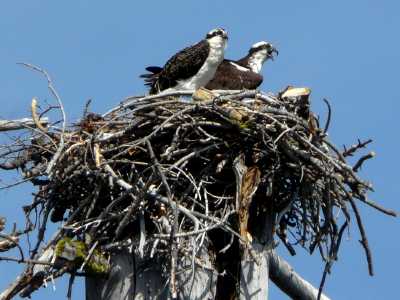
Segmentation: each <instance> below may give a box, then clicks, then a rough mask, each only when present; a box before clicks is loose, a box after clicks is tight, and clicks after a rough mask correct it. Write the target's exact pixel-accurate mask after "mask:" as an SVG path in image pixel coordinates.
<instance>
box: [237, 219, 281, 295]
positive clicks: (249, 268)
mask: <svg viewBox="0 0 400 300" xmlns="http://www.w3.org/2000/svg"><path fill="white" fill-rule="evenodd" d="M273 220H274V218H273V216H272V215H270V214H267V215H266V217H265V218H263V219H262V220H259V222H260V223H259V226H258V232H257V233H256V235H257V236H258V237H259V238H258V239H255V238H254V239H253V241H252V253H251V255H250V253H249V252H248V251H245V254H244V255H243V257H242V261H241V273H240V295H239V299H243V300H244V299H246V300H247V299H252V300H266V299H268V278H269V261H268V253H269V252H270V251H271V249H272V242H273V238H272V231H273V222H274V221H273ZM262 222H264V224H262ZM255 259H256V260H255Z"/></svg>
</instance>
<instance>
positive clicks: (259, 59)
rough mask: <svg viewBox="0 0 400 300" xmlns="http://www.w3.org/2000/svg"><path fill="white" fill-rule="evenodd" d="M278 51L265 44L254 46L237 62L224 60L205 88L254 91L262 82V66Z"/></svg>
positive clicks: (260, 43) (259, 43)
mask: <svg viewBox="0 0 400 300" xmlns="http://www.w3.org/2000/svg"><path fill="white" fill-rule="evenodd" d="M274 53H275V54H277V55H278V51H277V50H276V49H275V48H274V47H273V46H272V45H271V44H270V43H267V42H264V41H262V42H258V43H256V44H254V45H253V46H252V47H251V48H250V50H249V53H248V54H247V55H246V56H245V57H243V58H241V59H239V60H237V61H233V60H229V59H224V60H223V62H222V63H221V64H220V65H219V67H218V69H217V72H216V73H215V76H214V78H213V80H211V81H210V82H209V83H208V84H207V85H206V88H207V89H210V90H242V89H248V90H253V89H256V88H257V87H258V86H259V85H260V84H261V83H262V81H263V76H262V75H261V74H260V72H261V68H262V65H263V64H264V62H265V61H266V60H268V59H273V58H274Z"/></svg>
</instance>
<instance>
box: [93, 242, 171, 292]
mask: <svg viewBox="0 0 400 300" xmlns="http://www.w3.org/2000/svg"><path fill="white" fill-rule="evenodd" d="M165 287H166V283H165V279H163V278H162V277H161V266H160V264H159V263H157V261H156V260H154V261H149V260H144V259H141V258H140V257H139V255H136V254H132V253H129V251H128V250H127V249H126V250H122V251H119V252H116V253H113V255H112V257H111V273H110V275H109V277H108V278H107V279H99V278H86V299H87V300H113V299H122V300H144V299H146V300H152V299H166V298H167V290H166V288H165Z"/></svg>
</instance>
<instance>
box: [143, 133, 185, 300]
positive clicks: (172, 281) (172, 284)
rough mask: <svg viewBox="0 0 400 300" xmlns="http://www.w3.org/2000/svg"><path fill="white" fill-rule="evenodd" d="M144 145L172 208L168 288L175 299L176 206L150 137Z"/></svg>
mask: <svg viewBox="0 0 400 300" xmlns="http://www.w3.org/2000/svg"><path fill="white" fill-rule="evenodd" d="M146 145H147V149H148V150H149V155H150V159H151V161H152V162H153V164H154V168H155V170H154V171H157V172H158V175H159V176H160V178H161V181H162V183H163V185H164V188H165V190H166V192H167V197H168V201H169V205H170V207H171V209H172V210H173V216H174V222H173V224H172V228H171V229H172V230H171V241H172V243H171V279H170V288H171V297H172V299H177V298H178V291H177V287H176V264H177V263H178V246H177V239H176V237H175V234H176V233H178V230H179V227H178V208H177V207H176V206H175V208H174V207H173V206H172V204H171V203H172V192H171V189H170V187H169V184H168V182H167V179H166V178H165V175H164V173H163V171H162V170H161V166H160V163H159V162H158V160H157V158H156V156H155V154H154V151H153V148H152V146H151V143H150V139H146Z"/></svg>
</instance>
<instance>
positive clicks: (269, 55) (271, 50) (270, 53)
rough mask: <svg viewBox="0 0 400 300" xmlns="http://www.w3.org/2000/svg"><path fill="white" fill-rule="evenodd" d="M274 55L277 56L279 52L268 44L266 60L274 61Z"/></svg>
mask: <svg viewBox="0 0 400 300" xmlns="http://www.w3.org/2000/svg"><path fill="white" fill-rule="evenodd" d="M274 53H275V54H276V56H278V55H279V51H278V50H277V49H276V48H275V47H274V46H272V45H271V44H270V47H269V48H268V50H267V58H270V59H272V60H274Z"/></svg>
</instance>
